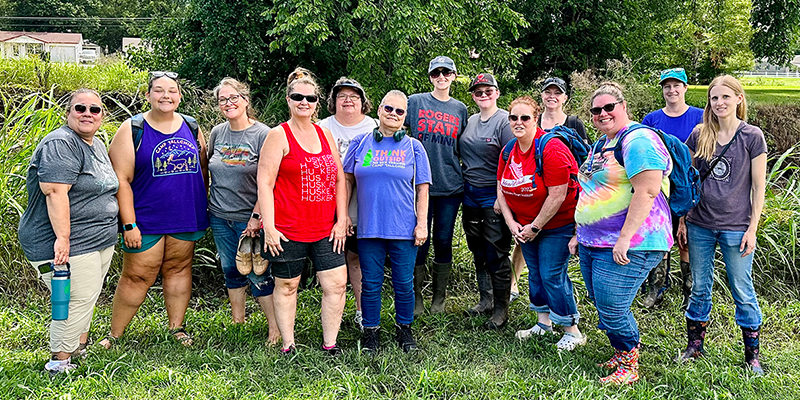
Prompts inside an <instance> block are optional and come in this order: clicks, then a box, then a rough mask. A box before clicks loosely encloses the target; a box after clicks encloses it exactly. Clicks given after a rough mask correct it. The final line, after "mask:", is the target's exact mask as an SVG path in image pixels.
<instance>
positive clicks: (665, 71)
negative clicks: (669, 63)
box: [661, 68, 686, 75]
mask: <svg viewBox="0 0 800 400" xmlns="http://www.w3.org/2000/svg"><path fill="white" fill-rule="evenodd" d="M670 72H677V73H681V72H686V70H685V69H683V68H670V69H665V70H663V71H661V75H665V74H668V73H670Z"/></svg>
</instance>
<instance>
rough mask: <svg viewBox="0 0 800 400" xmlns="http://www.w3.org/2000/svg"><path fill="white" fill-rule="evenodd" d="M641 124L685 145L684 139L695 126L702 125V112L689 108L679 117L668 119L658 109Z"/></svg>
mask: <svg viewBox="0 0 800 400" xmlns="http://www.w3.org/2000/svg"><path fill="white" fill-rule="evenodd" d="M642 123H643V124H645V125H647V126H652V127H653V128H656V129H661V130H662V131H664V133H669V134H670V135H672V136H675V137H676V138H678V139H680V140H681V142H684V143H685V142H686V139H688V138H689V134H691V133H692V129H694V127H695V126H697V124H702V123H703V110H702V109H701V108H697V107H692V106H689V109H688V110H686V112H685V113H683V115H681V116H680V117H670V116H669V115H667V114H665V113H664V110H663V109H659V110H655V111H653V112H651V113H650V114H647V115H646V116H645V117H644V119H643V120H642Z"/></svg>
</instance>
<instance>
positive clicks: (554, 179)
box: [542, 138, 575, 186]
mask: <svg viewBox="0 0 800 400" xmlns="http://www.w3.org/2000/svg"><path fill="white" fill-rule="evenodd" d="M542 153H544V154H542V163H543V164H542V168H543V171H542V175H543V176H542V180H544V185H545V186H560V185H565V184H568V183H569V179H570V177H569V176H570V168H571V167H572V166H573V165H574V164H575V158H574V157H573V156H572V153H570V151H569V149H568V148H567V146H566V145H564V143H563V142H562V141H561V140H560V139H556V138H553V139H551V140H550V141H548V142H547V145H546V146H545V147H544V151H543V152H542Z"/></svg>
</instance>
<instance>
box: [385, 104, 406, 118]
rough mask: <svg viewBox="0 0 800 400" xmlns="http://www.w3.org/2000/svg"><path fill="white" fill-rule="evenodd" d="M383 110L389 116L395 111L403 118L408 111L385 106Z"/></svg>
mask: <svg viewBox="0 0 800 400" xmlns="http://www.w3.org/2000/svg"><path fill="white" fill-rule="evenodd" d="M383 110H384V111H386V113H387V114H391V113H392V111H394V113H395V114H397V116H398V117H402V116H403V114H405V113H406V110H404V109H402V108H394V107H392V106H387V105H385V104H384V105H383Z"/></svg>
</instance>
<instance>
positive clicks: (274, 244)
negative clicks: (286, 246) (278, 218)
mask: <svg viewBox="0 0 800 400" xmlns="http://www.w3.org/2000/svg"><path fill="white" fill-rule="evenodd" d="M281 240H282V241H284V242H288V241H289V239H287V238H286V236H283V234H282V233H280V231H278V230H277V229H275V227H271V228H268V227H266V226H265V227H264V246H266V247H267V249H269V254H270V255H272V256H273V257H277V256H278V254H280V253H281V252H282V251H283V247H282V246H281Z"/></svg>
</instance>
